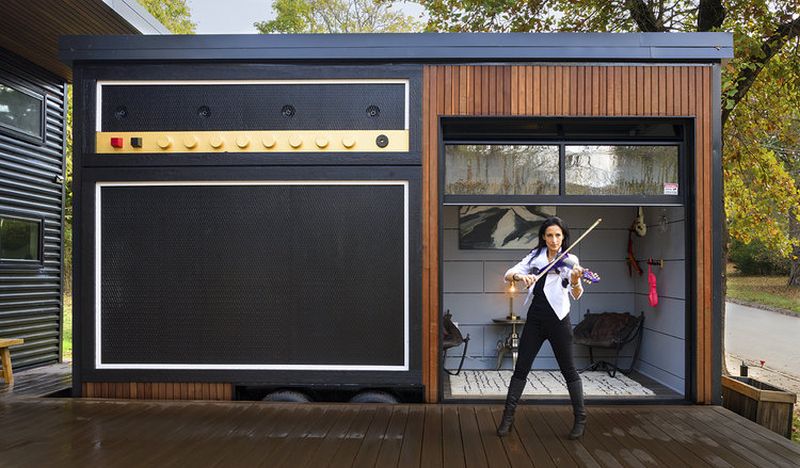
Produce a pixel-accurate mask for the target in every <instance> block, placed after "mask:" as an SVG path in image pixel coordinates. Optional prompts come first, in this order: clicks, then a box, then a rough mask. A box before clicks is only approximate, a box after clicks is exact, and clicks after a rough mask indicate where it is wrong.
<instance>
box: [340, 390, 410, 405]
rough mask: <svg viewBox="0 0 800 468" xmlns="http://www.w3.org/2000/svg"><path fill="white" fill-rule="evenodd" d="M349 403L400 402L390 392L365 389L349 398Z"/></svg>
mask: <svg viewBox="0 0 800 468" xmlns="http://www.w3.org/2000/svg"><path fill="white" fill-rule="evenodd" d="M350 403H382V404H386V405H396V404H398V403H400V402H399V401H397V398H395V396H394V395H392V394H390V393H386V392H380V391H377V390H367V391H364V392H361V393H359V394H357V395H356V396H354V397H353V398H351V399H350Z"/></svg>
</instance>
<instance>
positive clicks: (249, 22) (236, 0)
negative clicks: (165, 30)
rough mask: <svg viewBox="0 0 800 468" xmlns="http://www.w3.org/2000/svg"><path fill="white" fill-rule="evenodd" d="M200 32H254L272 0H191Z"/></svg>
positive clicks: (410, 8)
mask: <svg viewBox="0 0 800 468" xmlns="http://www.w3.org/2000/svg"><path fill="white" fill-rule="evenodd" d="M188 3H189V9H190V10H191V12H192V21H194V22H195V23H197V34H255V33H257V32H258V30H256V28H255V27H254V26H253V23H255V22H256V21H264V20H267V19H273V18H274V15H273V13H272V7H271V5H272V1H271V0H188ZM397 8H399V9H401V10H402V11H404V12H405V13H406V14H408V15H414V16H419V15H420V14H421V13H422V11H423V8H422V7H421V6H419V5H418V4H414V3H399V2H398V4H397Z"/></svg>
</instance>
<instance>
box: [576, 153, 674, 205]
mask: <svg viewBox="0 0 800 468" xmlns="http://www.w3.org/2000/svg"><path fill="white" fill-rule="evenodd" d="M566 165H567V168H566V177H567V181H566V185H567V195H678V147H677V146H633V145H627V146H624V145H617V146H567V147H566Z"/></svg>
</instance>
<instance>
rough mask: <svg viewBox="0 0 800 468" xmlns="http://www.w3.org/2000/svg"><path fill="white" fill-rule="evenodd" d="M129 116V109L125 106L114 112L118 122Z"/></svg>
mask: <svg viewBox="0 0 800 468" xmlns="http://www.w3.org/2000/svg"><path fill="white" fill-rule="evenodd" d="M127 116H128V108H127V107H125V106H119V107H117V108H116V109H115V110H114V117H115V118H116V119H117V120H122V119H124V118H125V117H127Z"/></svg>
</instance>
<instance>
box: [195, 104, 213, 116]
mask: <svg viewBox="0 0 800 468" xmlns="http://www.w3.org/2000/svg"><path fill="white" fill-rule="evenodd" d="M197 116H198V117H201V118H203V119H207V118H209V117H211V109H210V108H209V107H208V106H200V107H198V108H197Z"/></svg>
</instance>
